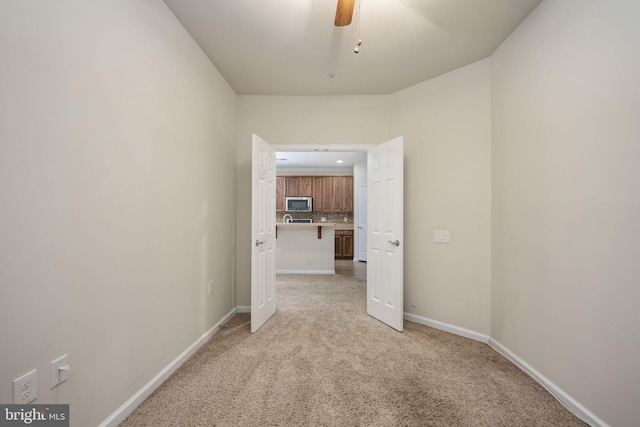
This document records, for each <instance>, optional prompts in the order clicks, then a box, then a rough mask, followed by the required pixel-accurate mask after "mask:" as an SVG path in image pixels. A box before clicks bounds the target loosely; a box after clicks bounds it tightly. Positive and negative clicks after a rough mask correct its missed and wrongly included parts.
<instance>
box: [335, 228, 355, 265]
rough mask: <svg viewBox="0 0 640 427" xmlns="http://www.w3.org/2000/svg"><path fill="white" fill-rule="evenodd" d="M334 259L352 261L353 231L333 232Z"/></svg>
mask: <svg viewBox="0 0 640 427" xmlns="http://www.w3.org/2000/svg"><path fill="white" fill-rule="evenodd" d="M334 253H335V258H336V259H353V230H336V231H335V252H334Z"/></svg>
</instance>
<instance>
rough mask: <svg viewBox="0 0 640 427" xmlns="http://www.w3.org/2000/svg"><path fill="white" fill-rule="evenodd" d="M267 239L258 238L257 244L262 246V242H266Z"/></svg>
mask: <svg viewBox="0 0 640 427" xmlns="http://www.w3.org/2000/svg"><path fill="white" fill-rule="evenodd" d="M265 242H266V240H256V246H260V245H261V244H263V243H265Z"/></svg>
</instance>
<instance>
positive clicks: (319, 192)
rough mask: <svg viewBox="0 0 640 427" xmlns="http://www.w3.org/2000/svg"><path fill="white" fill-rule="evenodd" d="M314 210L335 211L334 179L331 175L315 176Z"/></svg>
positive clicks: (313, 190)
mask: <svg viewBox="0 0 640 427" xmlns="http://www.w3.org/2000/svg"><path fill="white" fill-rule="evenodd" d="M312 185H313V188H312V196H311V197H313V211H314V212H325V213H326V212H333V180H332V178H331V177H330V176H316V177H314V178H313V183H312Z"/></svg>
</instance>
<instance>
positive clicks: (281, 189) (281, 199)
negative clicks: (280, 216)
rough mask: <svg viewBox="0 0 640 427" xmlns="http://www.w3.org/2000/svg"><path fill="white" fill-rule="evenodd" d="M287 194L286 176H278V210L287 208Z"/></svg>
mask: <svg viewBox="0 0 640 427" xmlns="http://www.w3.org/2000/svg"><path fill="white" fill-rule="evenodd" d="M286 197H287V195H286V193H285V179H284V177H281V176H277V177H276V212H284V211H286V210H287V206H286V203H285V199H286Z"/></svg>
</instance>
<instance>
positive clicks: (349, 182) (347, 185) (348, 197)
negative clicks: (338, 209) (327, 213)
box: [343, 176, 353, 212]
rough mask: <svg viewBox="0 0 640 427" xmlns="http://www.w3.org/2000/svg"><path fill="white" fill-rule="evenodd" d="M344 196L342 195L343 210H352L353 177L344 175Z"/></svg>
mask: <svg viewBox="0 0 640 427" xmlns="http://www.w3.org/2000/svg"><path fill="white" fill-rule="evenodd" d="M343 190H344V196H343V200H344V203H343V207H344V211H343V212H353V177H352V176H345V177H344V184H343Z"/></svg>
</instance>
